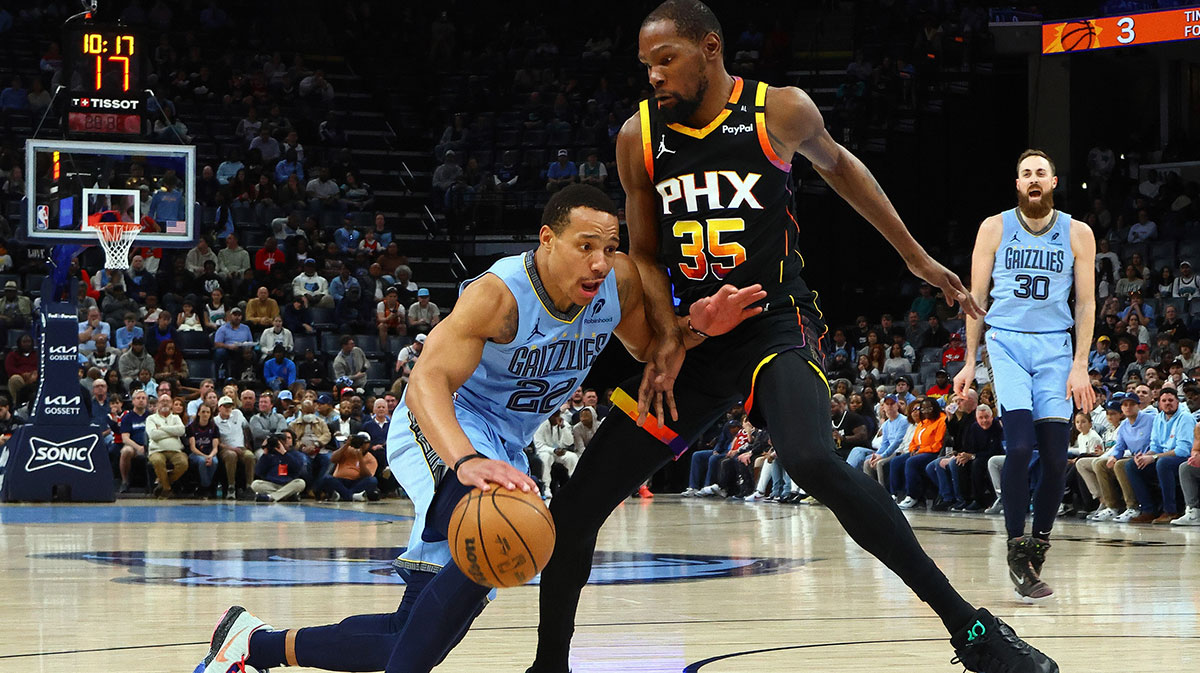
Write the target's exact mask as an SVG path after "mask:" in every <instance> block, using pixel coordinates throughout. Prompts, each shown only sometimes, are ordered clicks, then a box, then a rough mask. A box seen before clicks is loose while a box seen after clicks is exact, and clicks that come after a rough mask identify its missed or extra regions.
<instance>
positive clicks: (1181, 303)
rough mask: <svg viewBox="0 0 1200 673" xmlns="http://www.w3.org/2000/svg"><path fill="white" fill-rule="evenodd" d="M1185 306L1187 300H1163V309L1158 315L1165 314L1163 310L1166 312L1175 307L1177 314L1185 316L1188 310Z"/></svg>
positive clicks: (1171, 298) (1180, 298) (1175, 298)
mask: <svg viewBox="0 0 1200 673" xmlns="http://www.w3.org/2000/svg"><path fill="white" fill-rule="evenodd" d="M1185 304H1187V300H1186V299H1184V298H1183V297H1167V298H1165V299H1163V300H1162V307H1161V308H1160V309H1159V312H1158V314H1157V315H1158V316H1161V315H1162V314H1163V310H1165V309H1166V308H1167V307H1168V306H1174V307H1175V312H1176V313H1177V314H1178V315H1183V314H1184V310H1185V309H1186V308H1187V307H1186V306H1185ZM1156 317H1157V316H1156ZM1151 329H1153V328H1151Z"/></svg>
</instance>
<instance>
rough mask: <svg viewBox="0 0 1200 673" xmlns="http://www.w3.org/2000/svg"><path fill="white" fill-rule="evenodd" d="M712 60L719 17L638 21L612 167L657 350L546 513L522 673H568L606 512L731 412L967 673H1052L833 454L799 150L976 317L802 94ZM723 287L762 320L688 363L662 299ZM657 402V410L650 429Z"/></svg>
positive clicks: (686, 8) (675, 2)
mask: <svg viewBox="0 0 1200 673" xmlns="http://www.w3.org/2000/svg"><path fill="white" fill-rule="evenodd" d="M723 56H724V53H723V37H722V33H721V27H720V24H719V22H718V21H717V19H716V17H715V16H714V15H713V13H712V11H711V10H710V9H709V8H708V7H707V6H705V5H704V4H703V3H701V2H699V1H698V0H668V1H667V2H664V3H663V4H662V5H660V6H659V7H658V8H656V9H655V10H654V11H652V12H651V13H650V14H649V15H648V16H647V17H646V19H645V20H644V21H643V22H642V25H641V29H640V33H639V59H640V60H641V61H642V62H643V63H644V64H645V66H646V69H647V75H648V78H649V82H650V84H651V86H652V87H653V89H654V100H650V101H643V102H642V103H641V106H640V109H639V111H638V113H637V114H636V115H634V116H633V117H631V118H630V119H629V120H628V121H627V122H626V123H625V125H624V127H623V128H622V129H621V132H620V134H619V136H618V140H617V161H618V167H619V169H620V177H621V183H622V185H623V187H624V189H625V193H626V215H627V220H628V227H629V240H630V257H631V258H632V259H633V261H634V262H635V263H636V264H637V266H638V269H639V271H640V272H641V279H642V282H643V287H644V289H645V292H646V307H645V310H646V313H647V316H648V317H649V319H650V321H651V323H652V324H653V325H654V328H655V331H656V333H657V335H658V346H657V349H656V351H655V352H654V353H653V354H652V357H651V359H650V361H649V363H648V364H647V366H646V369H645V372H644V373H643V375H642V377H641V378H640V380H638V379H636V378H635V379H632V380H630V381H627V382H625V383H624V384H623V385H622V386H621V388H619V389H618V390H617V391H615V392H614V395H613V402H614V407H615V408H614V410H613V412H612V413H610V414H609V416H608V418H607V419H606V420H605V422H604V424H603V425H601V426H600V429H599V430H598V431H597V433H596V435H595V437H594V438H593V439H592V441H591V442H590V443H589V445H588V449H587V451H585V452H584V453H583V455H582V456H581V458H580V460H579V463H578V465H577V467H576V470H575V472H574V474H573V475H572V477H571V479H570V480H569V481H568V482H567V483H566V484H565V485H564V486H563V488H562V489H561V490H560V491H559V493H558V494H557V495H556V496H555V498H554V500H553V501H552V503H551V506H550V510H551V512H552V513H553V514H554V520H555V526H556V529H557V531H558V536H557V540H556V544H555V549H554V555H553V557H552V558H551V560H550V562H549V564H548V565H547V567H546V569H545V570H544V571H543V573H542V579H541V601H540V610H541V615H540V623H539V626H538V649H537V656H536V660H535V661H534V663H533V665H532V666H531V667H530V668H529V673H567V672H568V670H569V664H568V659H569V651H570V641H571V635H572V633H573V631H574V625H575V612H576V609H577V607H578V603H579V596H580V591H581V589H582V588H583V586H584V584H585V583H586V582H587V579H588V575H589V573H590V569H591V563H592V553H593V550H594V548H595V544H596V535H597V532H598V531H599V529H600V526H601V525H602V524H603V522H604V520H605V519H606V518H607V516H608V515H609V513H610V512H611V511H612V510H613V509H614V508H615V507H616V506H617V505H618V504H619V503H620V502H621V501H622V500H623V499H624V498H625V497H626V496H627V495H628V494H629V493H630V492H632V491H633V489H634V488H636V487H637V485H638V484H639V483H640V482H642V481H643V480H644V479H645V478H646V477H647V476H649V475H651V474H653V473H654V472H656V471H657V470H658V469H659V468H661V467H663V466H664V465H665V464H666V463H667V462H668V461H669V460H671V459H672V458H673V457H678V456H679V455H680V454H681V453H682V452H683V451H685V450H686V449H687V447H688V446H689V445H690V444H691V443H692V442H693V441H694V440H695V439H696V438H697V437H698V436H699V435H700V434H701V433H702V432H703V430H704V429H705V428H707V427H708V426H709V425H710V424H711V423H713V422H714V421H715V419H717V418H718V417H720V415H721V414H722V413H724V412H725V410H726V409H728V408H729V407H730V406H731V405H732V404H733V403H735V402H738V401H744V406H745V409H746V411H747V412H748V413H749V414H750V418H751V421H752V422H753V423H754V425H755V426H757V427H766V428H767V430H768V431H769V432H770V433H771V440H772V443H773V445H774V447H775V451H776V455H777V457H778V459H779V460H781V461H783V466H784V467H785V468H786V469H787V471H788V474H789V475H791V477H792V479H793V480H794V481H795V482H796V484H797V485H798V486H799V487H800V488H802V489H803V490H804V491H805V492H807V493H808V494H810V495H812V496H815V497H816V498H817V499H818V500H819V501H820V502H821V503H822V504H824V505H826V506H827V507H829V509H831V510H832V511H833V513H834V514H835V515H836V516H837V518H838V520H839V521H840V522H841V524H842V525H843V526H844V527H845V528H846V531H847V532H848V533H849V534H850V536H851V537H852V538H853V539H854V540H855V541H856V542H857V543H858V544H859V545H861V546H862V547H863V548H865V549H866V550H867V551H869V552H871V553H872V554H874V555H875V556H876V557H877V558H879V559H880V560H881V561H882V562H883V563H884V564H885V565H887V567H888V568H890V569H891V570H892V571H893V572H895V573H896V574H897V575H899V576H900V578H901V579H902V580H903V581H904V582H905V583H906V584H907V585H908V586H909V587H910V588H911V589H912V590H913V591H914V592H915V593H916V594H917V596H918V597H920V599H921V600H923V601H925V602H926V603H928V604H929V605H930V607H932V608H933V609H934V611H935V612H936V613H937V614H938V616H939V617H940V618H941V620H942V622H943V623H944V624H945V626H946V628H947V630H948V631H949V633H950V634H951V638H950V642H951V644H952V646H953V647H954V649H955V652H956V654H957V657H958V660H959V661H961V663H962V664H963V665H964V666H966V667H967V668H968V669H970V670H971V671H980V672H985V673H1001V672H1004V673H1014V672H1020V673H1049V672H1053V671H1057V670H1058V666H1057V665H1056V664H1055V663H1054V662H1053V661H1052V660H1051V659H1049V658H1048V657H1046V656H1045V655H1044V654H1042V653H1041V652H1039V651H1037V650H1035V649H1033V648H1032V647H1030V646H1029V645H1028V644H1027V643H1025V642H1024V641H1022V640H1021V639H1020V638H1019V637H1018V636H1017V635H1016V634H1015V633H1014V632H1013V630H1012V629H1011V628H1010V627H1009V626H1007V625H1006V624H1004V623H1003V622H1001V621H1000V620H998V619H996V618H995V617H994V616H992V615H991V614H990V613H988V612H987V611H986V610H983V609H976V608H974V607H972V606H971V605H970V604H968V603H967V602H966V601H965V600H964V599H963V598H962V597H961V596H960V595H959V594H958V592H956V591H955V590H954V588H953V587H952V586H951V585H950V583H949V581H948V580H947V579H946V577H945V575H943V574H942V572H941V570H939V569H938V567H937V565H935V564H934V562H933V561H932V560H931V559H930V558H929V556H928V555H926V554H925V552H924V551H923V550H922V549H921V546H920V544H919V543H918V542H917V539H916V537H915V536H914V535H913V532H912V529H911V528H910V527H909V525H908V522H907V520H906V519H905V518H904V516H903V514H902V513H901V512H900V510H899V508H897V507H896V505H895V504H894V503H893V502H892V500H891V498H890V497H889V496H888V494H887V493H886V492H885V491H884V489H883V488H881V487H880V486H879V484H878V483H877V482H876V481H874V480H872V479H870V478H869V477H867V476H866V475H865V474H863V473H862V472H861V471H859V470H855V469H852V468H851V467H850V466H849V465H848V464H847V463H846V462H845V461H844V460H842V459H840V458H839V457H838V456H837V454H836V453H835V452H834V449H835V447H834V445H833V437H832V434H831V433H830V430H829V387H828V383H827V382H826V380H825V375H824V373H823V371H822V369H821V362H822V357H821V354H820V352H819V346H818V343H819V339H820V337H821V335H822V334H823V332H824V329H825V328H824V325H823V324H822V322H821V313H820V311H819V310H818V309H817V306H816V294H815V293H814V292H812V291H811V290H809V289H808V287H807V285H806V284H805V283H804V281H803V280H802V279H801V277H800V272H801V269H802V267H803V260H802V259H801V257H800V254H799V252H798V251H797V250H796V245H797V243H798V239H799V237H800V236H801V235H803V234H804V233H805V232H804V231H803V230H802V229H801V227H800V225H799V224H798V223H797V222H796V220H795V219H794V218H793V217H792V215H791V213H790V211H789V203H790V192H789V188H788V178H789V172H790V170H791V159H792V157H793V155H795V154H796V153H800V154H802V155H804V156H805V157H806V158H807V159H809V160H810V161H811V162H812V163H813V165H814V167H815V168H816V169H817V171H818V172H819V173H820V174H821V176H822V177H823V178H824V179H825V180H826V182H828V183H829V184H830V186H832V187H833V189H834V190H835V191H837V193H838V194H839V195H841V196H842V197H843V198H844V199H845V200H846V201H847V202H849V203H850V205H851V206H853V207H854V208H855V210H857V211H858V212H859V214H861V215H862V216H863V217H864V218H865V219H867V220H868V221H869V222H870V223H871V224H872V225H873V226H874V227H875V228H876V229H878V230H879V232H880V233H881V234H883V236H884V237H885V238H886V239H887V240H888V242H889V243H891V244H892V246H893V247H894V248H896V250H897V251H898V252H899V253H900V254H901V255H902V257H903V258H904V260H905V262H906V263H907V265H908V268H909V269H910V270H911V271H912V272H913V273H914V274H916V275H917V276H919V277H920V278H923V279H925V280H926V281H928V282H929V283H931V284H933V285H935V286H937V287H939V288H941V289H942V291H943V292H944V293H945V295H946V297H947V298H948V300H958V301H959V302H961V303H962V304H963V307H964V310H965V311H966V312H967V313H969V314H971V315H973V316H975V317H979V316H981V315H982V311H981V310H980V308H979V306H978V305H977V303H976V301H975V300H974V298H973V297H971V296H970V295H969V294H968V293H967V291H966V290H965V289H964V288H963V286H962V283H961V282H960V281H959V279H958V277H957V276H956V275H954V274H953V273H951V272H950V271H949V270H947V269H946V268H945V267H944V266H942V265H941V264H939V263H938V262H937V261H935V260H934V259H933V258H932V257H930V256H929V254H928V253H927V252H926V251H925V250H924V249H923V248H922V247H921V246H920V245H919V244H918V243H917V242H916V241H915V240H914V239H913V237H912V236H911V235H910V234H909V232H908V230H907V229H906V227H905V225H904V223H903V222H902V221H901V219H900V217H899V215H897V213H896V211H895V209H894V208H893V207H892V205H891V203H890V202H889V201H888V199H887V197H886V195H885V194H884V192H883V190H882V188H880V186H879V184H878V183H877V182H876V181H875V179H874V178H873V177H872V176H871V174H870V172H868V171H867V169H866V167H865V166H864V165H863V164H862V163H861V162H860V161H859V160H858V159H857V158H855V157H854V156H853V155H852V154H850V153H849V152H848V151H846V150H845V149H844V148H842V147H841V146H839V145H838V144H837V143H836V142H834V141H833V139H832V138H831V137H830V135H829V133H828V132H827V131H826V130H825V127H824V124H823V121H822V119H821V114H820V112H819V111H818V109H817V108H816V106H815V105H814V104H813V102H812V101H811V100H810V99H809V97H808V96H807V95H806V94H805V93H804V92H803V91H801V90H799V89H796V88H791V87H785V88H774V87H769V86H768V85H767V84H765V83H762V82H754V81H750V80H744V79H741V78H738V77H732V76H730V75H729V74H728V73H727V72H726V70H725V66H724V63H723ZM663 266H666V269H665V270H664V268H663ZM668 278H669V283H668ZM726 283H728V284H732V285H733V286H735V287H740V286H745V285H749V284H751V283H756V284H761V285H762V287H763V288H764V289H765V290H766V292H767V297H766V299H765V301H764V303H763V308H764V311H763V312H762V314H760V315H758V316H756V317H754V318H752V319H749V320H747V321H746V322H744V323H742V324H741V325H740V326H738V327H737V328H735V329H733V330H732V331H730V332H729V333H728V334H726V335H724V336H720V337H714V338H709V339H706V340H705V342H704V343H701V344H700V345H698V346H697V347H696V348H694V349H692V350H691V351H687V352H686V357H685V351H684V349H683V341H684V339H685V337H686V336H688V334H687V328H686V327H684V328H683V329H680V328H679V321H678V318H676V316H675V312H674V310H673V308H672V304H673V302H672V296H671V295H672V288H673V292H674V295H675V296H674V298H675V299H677V300H678V301H679V307H680V310H683V311H686V310H687V308H688V306H690V305H691V303H692V302H695V301H701V300H703V299H704V298H705V297H708V296H710V295H711V294H712V293H713V292H715V291H716V290H717V289H718V288H719V287H721V286H722V285H723V284H726ZM633 390H636V391H638V392H637V396H638V399H637V400H636V401H635V400H634V399H633V398H632V396H631V395H630V394H629V392H628V391H633ZM651 407H655V408H656V409H657V410H658V411H657V413H656V414H655V415H653V416H650V417H649V418H647V417H646V413H647V411H649V410H650V408H651ZM664 407H665V408H666V409H668V410H669V411H668V412H667V413H665V414H664V412H663V408H664ZM622 412H623V413H622ZM635 419H639V420H640V419H645V424H644V425H643V426H642V427H639V425H638V423H637V422H636V421H635Z"/></svg>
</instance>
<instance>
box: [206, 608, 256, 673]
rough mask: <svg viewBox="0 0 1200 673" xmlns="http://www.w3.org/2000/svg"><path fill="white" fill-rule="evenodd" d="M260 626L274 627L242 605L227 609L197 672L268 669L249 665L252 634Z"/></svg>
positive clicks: (238, 672)
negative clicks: (247, 663) (247, 662)
mask: <svg viewBox="0 0 1200 673" xmlns="http://www.w3.org/2000/svg"><path fill="white" fill-rule="evenodd" d="M259 629H268V630H270V629H271V627H270V626H268V625H267V624H266V623H265V622H263V620H261V619H259V618H257V617H255V616H254V615H252V614H250V613H249V612H246V608H243V607H242V606H240V605H235V606H233V607H231V608H229V609H228V610H226V611H225V614H224V615H222V616H221V621H219V622H217V628H216V629H214V630H213V635H212V645H211V647H209V650H208V656H206V657H204V661H201V662H200V665H199V666H197V667H196V673H265V671H259V670H258V669H257V668H254V667H253V666H247V665H246V657H248V656H250V635H251V634H253V633H254V632H255V631H257V630H259Z"/></svg>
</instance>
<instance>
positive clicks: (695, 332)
mask: <svg viewBox="0 0 1200 673" xmlns="http://www.w3.org/2000/svg"><path fill="white" fill-rule="evenodd" d="M688 329H689V330H691V331H692V333H693V334H696V335H698V336H702V337H704V338H705V339H708V338H710V336H709V335H708V334H705V333H704V332H701V331H700V330H698V329H696V328H695V327H693V326H692V317H691V316H688Z"/></svg>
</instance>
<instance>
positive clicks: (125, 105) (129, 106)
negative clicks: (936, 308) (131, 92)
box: [71, 98, 142, 110]
mask: <svg viewBox="0 0 1200 673" xmlns="http://www.w3.org/2000/svg"><path fill="white" fill-rule="evenodd" d="M71 102H72V103H74V104H75V105H77V106H79V107H86V108H95V109H98V110H137V109H138V107H139V106H140V105H141V104H142V102H141V101H139V100H121V99H119V98H72V99H71Z"/></svg>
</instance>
